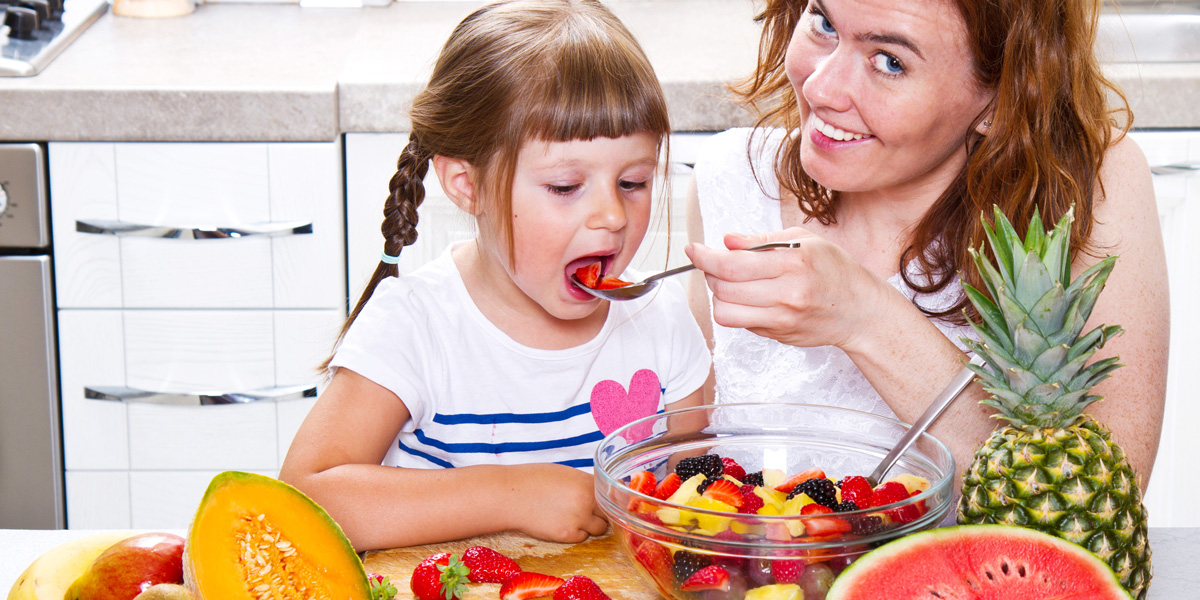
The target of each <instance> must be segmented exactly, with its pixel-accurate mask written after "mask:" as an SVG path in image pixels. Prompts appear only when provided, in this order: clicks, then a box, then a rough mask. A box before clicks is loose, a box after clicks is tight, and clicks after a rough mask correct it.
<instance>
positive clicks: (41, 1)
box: [17, 0, 51, 29]
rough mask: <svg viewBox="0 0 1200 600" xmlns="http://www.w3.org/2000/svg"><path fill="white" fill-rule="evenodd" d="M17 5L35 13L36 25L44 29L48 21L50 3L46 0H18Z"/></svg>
mask: <svg viewBox="0 0 1200 600" xmlns="http://www.w3.org/2000/svg"><path fill="white" fill-rule="evenodd" d="M17 6H19V7H21V8H28V9H29V10H32V11H33V12H35V13H37V16H38V26H39V27H41V28H42V29H45V28H46V27H47V23H49V22H50V14H51V13H50V3H49V2H47V1H46V0H19V1H18V2H17Z"/></svg>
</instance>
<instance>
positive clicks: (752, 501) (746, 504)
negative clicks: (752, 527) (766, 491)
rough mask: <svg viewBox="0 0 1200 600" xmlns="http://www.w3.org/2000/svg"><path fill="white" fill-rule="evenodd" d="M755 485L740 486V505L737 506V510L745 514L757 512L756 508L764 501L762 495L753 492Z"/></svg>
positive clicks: (760, 506)
mask: <svg viewBox="0 0 1200 600" xmlns="http://www.w3.org/2000/svg"><path fill="white" fill-rule="evenodd" d="M755 487H756V486H753V485H743V486H742V488H741V491H742V505H741V506H739V507H738V512H740V513H742V514H746V515H756V514H758V509H760V508H762V507H763V504H765V503H764V502H763V499H762V496H759V495H758V494H755V493H754V488H755Z"/></svg>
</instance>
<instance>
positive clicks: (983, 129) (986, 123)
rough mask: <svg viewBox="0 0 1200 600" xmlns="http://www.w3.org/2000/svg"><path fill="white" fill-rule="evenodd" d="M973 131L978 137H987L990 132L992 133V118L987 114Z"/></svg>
mask: <svg viewBox="0 0 1200 600" xmlns="http://www.w3.org/2000/svg"><path fill="white" fill-rule="evenodd" d="M975 131H977V132H979V135H987V134H989V133H991V131H992V116H991V115H990V114H989V115H988V116H986V117H984V118H983V120H982V121H980V122H979V124H978V125H976V126H975Z"/></svg>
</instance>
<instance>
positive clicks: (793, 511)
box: [782, 494, 817, 515]
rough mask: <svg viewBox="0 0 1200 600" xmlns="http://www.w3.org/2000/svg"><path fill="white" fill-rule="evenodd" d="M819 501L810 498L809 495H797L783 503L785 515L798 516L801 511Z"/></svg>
mask: <svg viewBox="0 0 1200 600" xmlns="http://www.w3.org/2000/svg"><path fill="white" fill-rule="evenodd" d="M816 503H817V501H816V500H813V499H812V498H809V497H808V494H796V495H795V496H792V497H791V498H789V499H788V500H787V501H786V502H784V503H783V513H782V514H785V515H798V514H800V510H801V509H802V508H804V507H805V506H808V505H809V504H816Z"/></svg>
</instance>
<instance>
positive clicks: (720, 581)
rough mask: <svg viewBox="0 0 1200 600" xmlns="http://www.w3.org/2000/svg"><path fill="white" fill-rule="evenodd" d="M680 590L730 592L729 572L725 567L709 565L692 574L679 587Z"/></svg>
mask: <svg viewBox="0 0 1200 600" xmlns="http://www.w3.org/2000/svg"><path fill="white" fill-rule="evenodd" d="M679 589H681V590H683V591H685V592H699V591H701V590H720V591H722V592H728V591H729V571H726V570H725V567H721V566H718V565H709V566H707V567H704V568H703V569H700V570H699V571H696V572H695V573H692V576H691V577H688V578H687V581H685V582H683V584H682V585H680V586H679Z"/></svg>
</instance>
